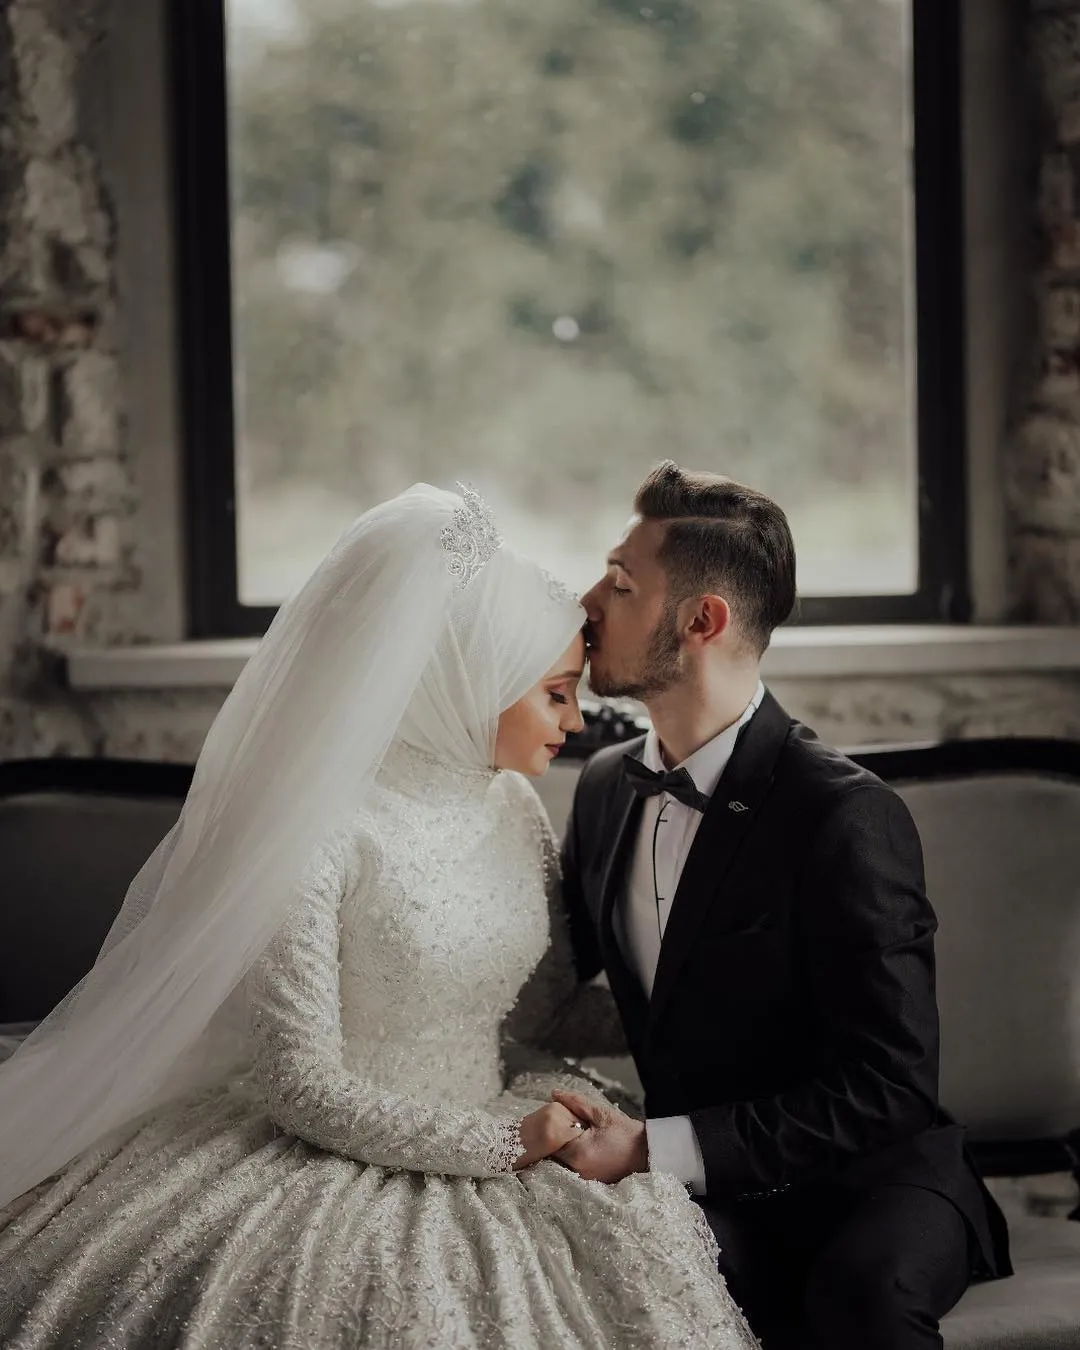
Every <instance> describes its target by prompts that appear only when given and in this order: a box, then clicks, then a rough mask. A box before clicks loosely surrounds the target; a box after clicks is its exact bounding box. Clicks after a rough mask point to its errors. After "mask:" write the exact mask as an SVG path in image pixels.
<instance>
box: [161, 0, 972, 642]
mask: <svg viewBox="0 0 1080 1350" xmlns="http://www.w3.org/2000/svg"><path fill="white" fill-rule="evenodd" d="M168 3H169V36H170V58H171V59H170V71H169V76H170V85H171V88H170V108H171V142H172V144H171V154H172V168H173V193H174V220H175V225H176V241H177V249H176V259H177V277H176V283H177V300H178V321H179V332H180V372H179V379H180V421H181V441H182V447H183V463H184V488H185V493H184V495H185V503H184V523H185V528H186V537H187V540H188V548H187V567H186V573H187V575H186V586H187V628H188V635H189V636H190V637H192V638H216V637H255V636H261V635H262V634H263V633H264V632H265V631H266V629H267V627H268V626H269V624H270V622H271V620H272V619H273V617H274V615H275V613H276V612H277V611H276V608H275V607H273V606H252V605H243V604H241V603H240V599H239V594H238V573H239V568H238V558H237V547H238V545H237V538H236V529H235V524H236V477H235V456H234V446H235V404H234V398H233V380H234V371H233V351H232V333H231V328H232V323H231V320H232V291H231V266H230V210H229V203H230V189H229V154H228V134H227V83H226V50H225V13H226V4H227V0H168ZM912 28H913V32H912V62H913V78H912V91H911V108H912V123H913V147H912V149H911V156H910V172H911V173H912V175H913V179H914V198H915V211H914V215H915V222H914V249H913V252H914V265H915V282H916V284H915V302H914V321H915V341H914V352H915V371H916V373H915V381H916V409H915V432H916V442H917V444H916V461H917V472H918V512H917V519H918V561H919V587H918V590H917V591H915V592H914V593H913V594H911V595H900V596H896V595H885V596H881V595H879V596H873V595H870V596H867V595H839V596H806V597H803V598H801V599H800V603H799V606H798V611H797V614H796V615H795V616H793V619H792V622H793V623H795V624H799V625H804V626H818V625H821V626H824V625H838V624H873V625H875V626H877V625H882V624H900V623H966V622H969V621H970V619H971V617H972V602H971V596H970V585H969V576H968V531H967V511H966V501H967V493H966V486H965V481H966V480H965V474H966V460H967V455H966V416H965V404H966V367H965V358H966V352H965V338H964V330H965V322H964V314H965V297H964V279H963V277H964V234H963V172H962V171H963V153H962V122H961V55H962V53H961V27H960V0H912Z"/></svg>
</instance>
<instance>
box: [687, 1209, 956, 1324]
mask: <svg viewBox="0 0 1080 1350" xmlns="http://www.w3.org/2000/svg"><path fill="white" fill-rule="evenodd" d="M699 1203H701V1205H702V1209H703V1211H704V1213H705V1216H706V1218H707V1219H708V1221H709V1226H710V1227H711V1228H712V1230H713V1234H714V1235H715V1237H716V1240H717V1242H718V1243H719V1245H720V1271H721V1273H722V1274H723V1275H724V1277H725V1279H726V1280H727V1284H728V1288H729V1290H730V1292H731V1295H732V1297H733V1298H734V1299H735V1301H736V1302H737V1303H738V1304H739V1306H740V1307H741V1308H742V1309H743V1311H744V1312H745V1313H746V1315H747V1317H748V1318H749V1320H750V1325H751V1326H752V1327H753V1329H754V1331H755V1333H756V1334H757V1336H758V1338H759V1339H760V1340H761V1343H762V1345H763V1347H764V1350H930V1347H931V1346H933V1347H940V1346H941V1345H942V1339H941V1335H940V1333H939V1331H938V1322H939V1320H940V1319H941V1318H942V1317H943V1316H944V1315H945V1313H947V1312H948V1310H949V1309H950V1308H951V1307H952V1306H953V1305H954V1304H955V1303H956V1302H957V1300H958V1299H959V1298H960V1295H961V1294H962V1293H963V1292H964V1290H965V1289H966V1288H967V1286H968V1283H969V1281H970V1279H971V1270H972V1258H971V1248H969V1239H968V1232H967V1224H966V1223H965V1221H964V1218H963V1216H962V1215H961V1214H960V1212H959V1210H957V1209H956V1208H954V1206H953V1205H952V1204H951V1203H950V1202H949V1201H948V1200H946V1199H945V1197H944V1196H942V1195H938V1194H937V1193H936V1192H934V1191H928V1190H924V1189H923V1188H922V1187H919V1186H906V1185H888V1186H879V1187H876V1188H874V1189H867V1190H864V1191H859V1192H848V1191H840V1190H837V1189H834V1188H825V1187H820V1188H819V1187H799V1188H798V1189H797V1190H792V1191H788V1192H784V1193H782V1194H780V1195H775V1196H766V1197H762V1198H761V1199H758V1200H744V1201H740V1202H735V1203H732V1204H731V1205H729V1206H726V1207H722V1208H716V1207H713V1206H711V1205H710V1204H709V1203H708V1201H707V1200H705V1201H700V1202H699Z"/></svg>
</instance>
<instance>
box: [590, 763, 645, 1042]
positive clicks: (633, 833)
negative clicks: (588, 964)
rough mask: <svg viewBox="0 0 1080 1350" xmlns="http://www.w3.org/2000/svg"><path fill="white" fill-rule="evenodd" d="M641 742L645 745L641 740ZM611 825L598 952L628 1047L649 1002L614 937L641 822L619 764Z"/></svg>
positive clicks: (638, 1038)
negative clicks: (623, 1024) (616, 906)
mask: <svg viewBox="0 0 1080 1350" xmlns="http://www.w3.org/2000/svg"><path fill="white" fill-rule="evenodd" d="M640 744H644V742H641V743H640ZM614 798H615V800H614V802H613V806H612V814H611V817H610V819H611V822H612V823H611V825H610V826H609V831H610V832H609V833H608V836H607V839H606V841H605V843H606V847H605V850H604V852H605V856H606V859H607V861H606V864H605V867H604V874H603V879H602V881H601V884H600V922H599V925H598V937H599V941H600V954H601V956H602V957H603V960H604V966H605V968H606V970H607V972H608V981H609V983H610V985H611V992H612V994H614V996H615V999H616V1002H617V1003H618V1005H619V1007H620V1009H621V1010H622V1015H623V1021H624V1023H625V1025H626V1031H627V1038H628V1040H629V1042H630V1045H631V1046H634V1045H637V1044H640V1041H641V1037H642V1035H643V1033H644V1030H645V1022H646V1018H647V1013H648V1005H647V1001H646V998H645V991H644V989H643V988H642V987H641V981H640V980H639V979H638V978H637V976H636V975H635V974H634V973H633V971H632V970H631V969H630V968H629V966H628V965H627V964H626V961H625V960H624V958H623V954H622V950H621V949H620V947H619V943H618V940H617V939H616V937H615V925H614V913H615V904H616V901H617V900H618V898H619V896H620V894H621V893H622V892H623V891H624V890H625V887H626V883H627V872H628V869H629V865H630V858H631V855H632V853H633V848H634V840H635V839H636V838H637V833H638V828H639V826H640V824H641V814H642V808H643V805H644V803H643V802H642V799H641V798H640V797H639V796H638V795H637V793H636V792H635V791H634V789H633V788H632V787H631V786H630V784H629V782H628V781H627V780H626V778H625V777H624V776H623V773H622V769H621V767H620V769H619V771H618V776H617V779H616V784H615V788H614Z"/></svg>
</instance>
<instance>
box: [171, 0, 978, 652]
mask: <svg viewBox="0 0 1080 1350" xmlns="http://www.w3.org/2000/svg"><path fill="white" fill-rule="evenodd" d="M957 29H958V18H957V7H956V3H955V0H723V3H721V0H644V2H643V3H638V0H544V3H543V4H537V3H535V0H367V2H366V3H365V2H364V0H177V3H176V4H175V14H174V30H173V36H174V53H175V95H176V97H175V107H176V119H175V130H176V153H177V166H178V174H177V209H178V237H179V240H180V246H181V284H180V296H181V301H182V319H183V332H184V343H183V347H184V353H185V389H184V408H185V415H186V416H185V441H186V445H187V447H188V456H189V463H188V479H187V481H188V484H189V492H188V499H189V531H190V533H189V537H190V539H191V541H192V550H191V575H190V595H191V602H192V615H191V628H192V633H193V635H196V636H209V635H220V634H253V633H260V632H262V631H264V630H265V627H266V625H267V623H268V622H269V619H270V617H271V616H272V614H273V612H274V606H275V605H276V604H277V603H279V602H280V600H281V599H282V598H283V597H284V596H285V595H286V594H288V593H289V592H291V591H292V590H293V589H295V588H296V587H297V586H298V585H300V584H301V583H302V581H303V580H304V579H305V577H306V576H307V575H308V574H309V572H310V571H311V570H312V568H314V566H315V565H316V564H317V562H318V561H319V559H320V558H321V557H322V556H323V554H324V553H325V552H326V551H327V550H328V549H329V547H330V545H331V544H332V543H333V541H334V539H335V538H336V537H337V535H338V534H339V533H340V531H341V530H342V529H343V528H344V527H345V525H347V524H348V522H349V521H350V520H351V519H352V518H353V516H355V515H356V514H358V513H359V512H360V511H362V510H363V509H365V508H366V507H367V506H369V505H371V504H372V503H373V502H375V501H377V500H380V499H382V498H384V497H386V496H388V495H390V494H392V493H394V492H396V491H398V490H400V489H401V488H403V487H405V486H407V485H408V484H409V483H411V482H413V481H415V480H417V479H425V480H427V481H429V482H434V483H439V484H442V485H445V486H452V485H453V483H454V482H455V481H456V480H457V479H463V480H465V481H467V482H470V483H472V484H474V485H475V486H476V487H478V488H479V489H480V490H481V491H482V492H483V493H484V494H485V495H486V496H487V497H488V499H489V500H490V501H491V502H492V504H493V506H494V507H495V508H496V510H497V512H498V515H499V518H500V521H501V523H502V525H503V528H504V532H505V534H506V535H507V537H508V538H510V539H511V540H512V541H513V542H515V543H517V544H519V545H520V546H521V547H522V548H524V549H525V550H526V551H527V552H530V553H532V554H533V555H534V556H536V557H537V558H538V559H540V560H542V561H543V562H544V563H545V564H546V565H548V566H549V567H551V568H552V570H554V571H557V572H559V573H561V574H562V575H563V576H564V577H565V578H566V580H568V581H569V582H570V583H571V584H577V585H581V586H584V585H586V584H588V583H589V582H590V581H591V580H592V579H593V578H594V577H595V575H597V573H598V569H599V567H600V563H601V559H602V557H603V555H604V553H605V551H606V550H607V548H608V547H609V546H610V544H611V543H612V542H613V540H614V539H615V538H616V537H617V535H618V532H619V530H620V529H621V528H622V526H623V524H624V522H625V520H626V517H627V516H628V514H629V504H630V501H631V498H632V494H633V490H634V487H635V486H636V484H637V483H638V482H639V481H640V479H641V478H642V476H643V475H644V473H645V472H646V471H647V470H648V469H649V468H650V467H651V466H652V465H653V464H654V463H655V462H656V461H657V460H658V459H660V458H662V457H664V456H667V455H670V456H671V457H672V458H675V459H676V460H678V461H679V462H680V463H682V464H685V465H688V466H692V467H697V468H711V469H716V470H718V471H721V472H724V473H728V474H730V475H731V476H733V477H736V478H740V479H742V480H744V481H746V482H749V483H751V484H753V485H754V486H756V487H759V488H762V489H763V490H765V491H767V492H769V493H770V494H772V495H773V496H775V497H776V498H777V499H778V500H779V501H780V502H781V504H782V505H783V506H784V507H785V509H786V510H787V512H788V514H789V517H790V519H791V522H792V527H793V530H794V533H795V539H796V545H797V547H798V551H799V564H800V590H801V592H802V595H803V602H802V610H801V615H800V621H802V622H811V623H814V622H817V623H821V622H863V621H873V622H877V621H885V622H889V621H907V620H933V619H948V620H953V621H956V620H963V619H965V618H967V617H968V614H967V601H966V586H965V553H966V545H965V537H964V513H963V493H962V472H963V464H962V453H961V448H962V445H963V430H964V429H963V398H962V385H963V366H962V312H961V302H962V296H961V273H962V266H961V261H962V255H961V248H960V207H959V203H960V196H961V182H960V154H959V139H960V127H959V111H958V105H959V94H958V84H959V77H958V68H959V36H958V31H957Z"/></svg>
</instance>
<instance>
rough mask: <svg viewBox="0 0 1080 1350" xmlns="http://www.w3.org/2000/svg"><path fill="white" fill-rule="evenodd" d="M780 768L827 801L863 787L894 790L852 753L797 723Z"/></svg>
mask: <svg viewBox="0 0 1080 1350" xmlns="http://www.w3.org/2000/svg"><path fill="white" fill-rule="evenodd" d="M778 767H779V768H780V770H781V772H782V773H783V774H784V776H785V777H787V778H788V779H789V781H791V782H793V783H795V784H798V785H799V786H801V787H804V788H806V789H808V790H812V791H814V792H815V793H816V794H819V795H820V796H821V797H822V798H824V799H830V798H838V797H843V796H846V795H847V793H849V792H853V791H855V790H857V789H859V788H878V789H880V790H883V791H885V792H888V793H893V791H894V790H893V789H892V788H891V787H889V785H888V784H887V783H886V782H885V781H884V780H883V779H882V778H879V777H878V775H877V774H876V773H874V772H872V771H871V770H870V769H867V768H865V767H864V766H863V765H862V764H860V763H858V761H857V760H855V759H853V758H852V756H851V755H850V754H848V753H846V752H845V751H843V750H840V749H838V748H837V747H836V746H834V745H830V744H829V743H828V742H827V741H823V740H822V739H821V738H820V737H819V736H818V735H817V733H816V732H815V731H813V730H811V728H810V727H808V726H805V725H804V724H803V723H802V722H797V721H794V720H793V721H792V723H791V728H790V732H789V734H788V737H787V740H786V742H785V744H784V751H783V753H782V755H781V761H780V765H779V766H778Z"/></svg>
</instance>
